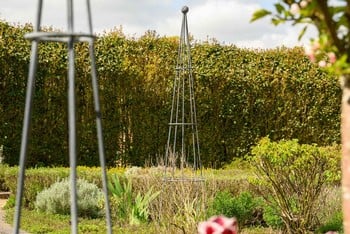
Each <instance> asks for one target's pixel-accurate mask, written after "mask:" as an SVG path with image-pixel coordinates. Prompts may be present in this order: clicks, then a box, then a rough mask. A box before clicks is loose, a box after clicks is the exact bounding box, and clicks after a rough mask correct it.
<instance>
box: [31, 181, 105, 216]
mask: <svg viewBox="0 0 350 234" xmlns="http://www.w3.org/2000/svg"><path fill="white" fill-rule="evenodd" d="M70 191H71V189H70V181H69V180H68V178H66V179H63V180H62V181H58V182H56V183H54V184H53V185H51V186H50V187H49V188H47V189H44V190H43V191H41V192H40V193H38V195H37V197H36V201H35V208H36V209H37V210H39V211H43V212H47V213H51V214H61V215H68V214H70V206H71V202H70ZM77 195H78V216H79V217H89V218H97V217H99V216H102V208H101V204H102V201H103V193H102V191H101V190H100V189H99V188H98V187H97V185H95V184H93V183H89V182H87V181H86V180H83V179H78V180H77Z"/></svg>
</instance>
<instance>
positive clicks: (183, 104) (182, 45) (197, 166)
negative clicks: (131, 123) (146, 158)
mask: <svg viewBox="0 0 350 234" xmlns="http://www.w3.org/2000/svg"><path fill="white" fill-rule="evenodd" d="M181 11H182V13H183V18H182V26H181V34H180V42H179V48H178V56H177V61H176V68H175V77H174V83H173V94H172V102H171V113H170V121H169V131H168V140H167V145H166V152H165V179H166V180H183V179H192V180H193V179H199V177H198V176H197V174H200V177H201V176H202V163H201V157H200V148H199V139H198V124H197V113H196V102H195V89H194V79H193V73H192V61H191V46H190V39H189V33H188V24H187V13H188V11H189V9H188V7H187V6H184V7H183V8H182V10H181ZM185 169H191V173H190V174H188V173H185V172H184V170H185ZM177 170H179V171H180V174H178V173H176V171H177ZM193 173H194V174H193Z"/></svg>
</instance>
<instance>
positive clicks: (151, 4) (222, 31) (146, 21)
mask: <svg viewBox="0 0 350 234" xmlns="http://www.w3.org/2000/svg"><path fill="white" fill-rule="evenodd" d="M37 2H38V1H37V0H1V4H0V19H2V20H5V21H8V22H12V23H20V24H24V23H35V16H36V12H37ZM66 2H67V1H64V0H46V1H44V9H43V20H42V23H43V25H47V26H53V27H54V28H59V29H62V30H64V29H65V28H66ZM274 2H276V1H274V0H91V6H92V17H93V28H94V32H95V33H103V32H108V31H110V30H112V29H113V28H115V27H117V28H119V27H122V29H123V32H124V33H125V34H126V35H129V36H136V37H138V36H140V35H143V34H144V32H145V31H147V30H155V31H156V32H157V33H158V34H159V35H161V36H179V34H180V29H181V20H182V13H181V8H182V6H183V5H187V6H188V7H189V13H188V26H189V31H190V34H191V35H193V37H194V38H195V39H196V40H200V41H204V40H207V39H208V38H215V39H217V40H218V41H219V42H221V43H225V44H234V45H237V46H239V47H246V48H274V47H278V46H282V45H284V46H287V47H293V46H296V45H302V44H307V41H308V38H309V37H314V35H315V32H313V31H312V30H310V32H309V33H308V34H307V35H306V37H305V39H304V40H303V41H302V42H298V40H297V37H298V32H299V31H300V27H299V28H296V27H291V26H278V27H275V26H273V25H271V23H270V21H269V20H267V19H266V20H261V21H256V22H255V23H249V21H250V18H251V15H252V13H253V12H254V11H255V10H257V9H260V8H270V9H272V7H273V3H274ZM74 7H75V24H76V26H75V28H76V29H77V31H86V28H87V26H86V25H87V24H86V13H85V12H86V7H85V0H74Z"/></svg>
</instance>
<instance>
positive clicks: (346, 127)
mask: <svg viewBox="0 0 350 234" xmlns="http://www.w3.org/2000/svg"><path fill="white" fill-rule="evenodd" d="M342 82H343V83H342V86H343V87H342V88H343V97H342V104H341V105H342V106H341V108H342V110H341V134H342V190H343V224H344V233H350V75H346V76H344V77H342Z"/></svg>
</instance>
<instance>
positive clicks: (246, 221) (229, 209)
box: [208, 191, 263, 225]
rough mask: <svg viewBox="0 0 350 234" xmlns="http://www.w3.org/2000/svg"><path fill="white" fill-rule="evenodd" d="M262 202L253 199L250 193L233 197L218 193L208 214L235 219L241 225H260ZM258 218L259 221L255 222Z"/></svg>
mask: <svg viewBox="0 0 350 234" xmlns="http://www.w3.org/2000/svg"><path fill="white" fill-rule="evenodd" d="M261 204H262V200H261V198H255V197H253V195H252V194H251V193H250V192H242V193H240V194H239V195H237V196H233V195H232V194H231V193H229V192H227V191H223V192H218V193H217V194H216V196H215V197H214V200H213V201H212V203H211V204H210V206H209V209H208V214H209V216H213V215H218V214H220V215H224V216H226V217H236V218H237V219H238V222H239V223H240V224H241V225H251V224H259V223H260V224H261V223H262V222H263V221H262V217H257V216H256V215H258V216H259V214H261V215H262V205H261ZM257 218H259V219H260V220H257Z"/></svg>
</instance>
